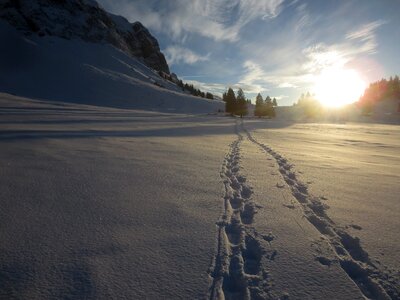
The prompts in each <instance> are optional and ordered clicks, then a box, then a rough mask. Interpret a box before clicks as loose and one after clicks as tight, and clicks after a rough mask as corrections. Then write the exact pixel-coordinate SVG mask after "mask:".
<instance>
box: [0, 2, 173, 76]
mask: <svg viewBox="0 0 400 300" xmlns="http://www.w3.org/2000/svg"><path fill="white" fill-rule="evenodd" d="M0 18H1V19H3V20H5V21H7V22H8V23H9V24H10V25H12V26H14V27H15V28H17V29H19V30H21V31H23V32H24V33H25V34H27V35H29V34H33V33H36V34H38V35H39V36H45V35H49V36H57V37H61V38H64V39H68V40H71V39H77V38H79V39H82V40H83V41H86V42H94V43H109V44H112V45H114V46H115V47H117V48H118V49H121V50H122V51H124V52H126V53H128V54H130V55H132V56H135V57H138V58H141V59H143V61H144V63H145V64H146V65H147V66H149V67H151V68H153V69H156V70H160V71H163V72H165V73H169V67H168V64H167V62H166V60H165V57H164V55H163V54H162V53H161V51H160V47H159V45H158V42H157V40H156V39H155V38H154V37H153V36H152V35H151V34H150V32H149V31H148V30H147V29H146V28H145V27H144V26H143V25H142V24H141V23H140V22H135V23H133V24H132V23H129V22H128V21H127V20H126V19H125V18H123V17H120V16H116V15H113V14H109V13H107V12H106V11H104V10H103V9H102V8H101V7H100V6H99V5H98V4H97V3H96V2H95V1H88V0H36V1H32V0H13V1H10V0H0Z"/></svg>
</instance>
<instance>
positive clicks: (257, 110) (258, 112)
mask: <svg viewBox="0 0 400 300" xmlns="http://www.w3.org/2000/svg"><path fill="white" fill-rule="evenodd" d="M263 105H264V99H263V97H262V96H261V94H260V93H258V95H257V96H256V108H255V109H254V115H255V116H256V117H261V116H262V111H263Z"/></svg>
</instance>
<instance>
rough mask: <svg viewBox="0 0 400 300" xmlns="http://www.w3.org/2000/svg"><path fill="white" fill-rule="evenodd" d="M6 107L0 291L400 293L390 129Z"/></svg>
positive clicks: (37, 295)
mask: <svg viewBox="0 0 400 300" xmlns="http://www.w3.org/2000/svg"><path fill="white" fill-rule="evenodd" d="M0 114H1V122H0V149H1V150H0V164H1V165H2V168H1V171H0V172H1V181H0V199H1V200H0V201H1V203H0V205H1V207H2V209H1V210H0V228H1V230H0V233H1V234H0V239H1V243H0V245H1V251H0V278H1V279H2V284H0V295H1V298H10V297H14V298H29V299H53V298H85V299H94V298H96V299H110V298H127V299H143V298H146V299H163V298H168V299H205V298H208V299H219V298H218V297H220V298H221V297H222V296H223V297H225V299H231V298H232V297H233V298H235V297H236V298H235V299H245V298H246V297H250V299H260V298H261V299H279V298H281V299H300V298H301V299H305V298H307V299H321V298H326V299H364V297H368V298H372V299H396V298H398V295H399V282H400V281H399V280H398V276H399V273H398V272H399V261H398V256H397V255H396V254H397V253H398V251H399V245H398V243H397V241H398V238H399V232H398V230H397V228H398V226H399V218H398V215H399V204H398V197H397V195H398V194H399V190H398V182H399V178H398V177H399V176H400V175H399V174H400V172H399V171H400V170H398V168H399V162H398V156H397V155H396V153H398V151H399V147H400V144H399V136H398V135H399V128H398V127H396V126H393V125H371V124H369V125H361V124H346V125H344V124H342V125H335V124H331V125H328V124H296V125H288V124H286V123H283V122H276V121H269V120H259V119H245V120H244V121H243V123H242V121H241V120H240V119H235V118H230V117H223V116H218V115H185V114H170V113H162V112H150V111H139V110H132V109H117V108H110V107H102V106H91V105H83V104H72V103H65V102H60V101H42V100H33V99H29V98H21V97H16V96H13V95H9V94H0Z"/></svg>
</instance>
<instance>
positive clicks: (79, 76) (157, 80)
mask: <svg viewBox="0 0 400 300" xmlns="http://www.w3.org/2000/svg"><path fill="white" fill-rule="evenodd" d="M0 37H1V39H2V40H4V41H7V43H2V44H1V45H0V50H1V53H2V55H1V56H0V67H1V72H0V91H2V92H7V93H11V94H15V95H19V96H25V97H31V98H39V99H47V100H57V101H65V102H75V103H83V104H95V105H103V106H109V107H120V108H134V109H146V110H154V111H160V112H177V113H196V114H199V113H213V112H216V111H218V109H223V103H222V101H217V100H213V101H211V100H207V99H202V98H199V97H193V96H190V95H188V94H186V93H183V92H182V90H181V89H180V88H179V87H178V86H177V85H175V84H174V83H172V82H169V81H167V80H165V79H162V78H161V77H160V76H159V75H158V74H157V72H155V71H154V70H151V69H150V68H148V67H146V66H145V65H144V64H142V63H141V62H140V61H139V60H138V59H135V58H132V57H129V56H128V55H126V54H125V53H123V52H122V51H120V50H118V49H116V48H115V47H113V46H111V45H107V44H95V43H88V42H84V41H81V40H65V39H61V38H57V37H51V36H45V37H37V36H34V35H32V36H21V34H20V33H19V32H18V31H16V30H15V29H14V28H12V27H10V26H9V25H7V24H5V23H4V22H2V21H0Z"/></svg>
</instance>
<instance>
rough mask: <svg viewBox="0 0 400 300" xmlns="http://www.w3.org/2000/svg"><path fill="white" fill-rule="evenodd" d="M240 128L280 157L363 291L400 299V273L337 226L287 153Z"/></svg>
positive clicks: (307, 209)
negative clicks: (381, 264)
mask: <svg viewBox="0 0 400 300" xmlns="http://www.w3.org/2000/svg"><path fill="white" fill-rule="evenodd" d="M240 128H241V131H243V132H245V134H246V135H247V138H248V139H249V141H251V142H252V143H254V144H255V145H257V146H258V147H259V148H260V149H261V150H262V151H264V152H265V153H266V154H267V155H268V156H271V157H272V158H273V159H274V160H275V161H276V163H277V164H278V166H279V172H280V174H281V175H282V177H283V179H284V181H285V182H286V184H287V186H288V187H289V189H290V191H291V193H292V195H293V197H294V198H296V199H297V201H298V202H299V204H300V205H301V207H302V209H303V213H304V216H305V217H306V218H307V220H308V221H309V222H310V223H311V224H312V225H313V226H314V227H315V228H316V229H317V230H318V231H319V232H320V233H321V234H322V235H323V236H324V237H325V238H326V239H327V241H328V242H329V244H330V245H331V247H332V249H333V251H334V252H335V254H336V256H337V259H338V262H339V264H340V266H341V268H342V269H343V270H344V271H345V272H346V273H347V275H348V276H349V277H350V279H351V280H352V281H353V282H354V283H355V284H356V285H357V286H358V288H359V289H360V291H361V293H362V294H363V295H364V296H365V297H366V298H368V299H400V291H399V282H398V278H396V277H397V276H398V275H397V276H396V275H394V274H393V273H392V272H390V271H388V270H383V269H381V268H379V266H378V265H377V264H376V263H374V262H373V261H372V260H371V259H370V257H369V255H368V253H367V252H366V251H365V250H364V249H363V248H362V246H361V244H360V240H359V239H358V238H357V237H353V236H351V235H350V234H349V233H347V232H346V231H345V230H344V229H343V228H340V227H339V226H337V225H336V224H335V223H334V222H333V221H332V220H331V219H330V218H329V217H328V216H327V214H326V209H327V206H326V205H325V204H324V203H323V202H322V201H321V199H320V198H318V197H315V196H313V195H312V194H311V193H309V191H308V186H307V185H306V184H304V183H303V182H301V181H300V180H299V179H298V178H297V177H296V173H295V172H294V171H293V166H292V164H290V163H289V161H288V160H287V159H286V158H285V157H283V156H282V155H280V154H279V153H277V152H275V151H274V150H273V149H272V148H271V147H269V146H268V145H266V144H263V143H261V142H259V141H257V140H256V139H255V138H254V136H253V135H251V133H250V132H249V131H248V130H247V129H246V128H245V127H244V125H243V122H241V124H240ZM329 263H330V262H329ZM216 299H218V298H216Z"/></svg>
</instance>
